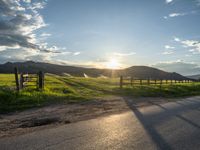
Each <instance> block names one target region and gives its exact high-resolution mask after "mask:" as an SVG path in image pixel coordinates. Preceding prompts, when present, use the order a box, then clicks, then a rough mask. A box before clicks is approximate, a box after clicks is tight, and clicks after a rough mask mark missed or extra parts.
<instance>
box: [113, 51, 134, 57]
mask: <svg viewBox="0 0 200 150" xmlns="http://www.w3.org/2000/svg"><path fill="white" fill-rule="evenodd" d="M135 54H136V53H135V52H131V53H118V52H115V53H114V55H115V56H120V57H125V56H132V55H135Z"/></svg>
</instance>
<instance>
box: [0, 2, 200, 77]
mask: <svg viewBox="0 0 200 150" xmlns="http://www.w3.org/2000/svg"><path fill="white" fill-rule="evenodd" d="M199 27H200V0H0V63H5V62H8V61H11V62H16V61H30V60H32V61H38V62H49V63H57V64H65V65H75V66H84V67H97V68H115V69H116V68H125V67H130V66H134V65H145V66H151V67H156V68H159V69H163V70H165V71H169V72H178V73H181V74H183V75H192V74H200V30H199Z"/></svg>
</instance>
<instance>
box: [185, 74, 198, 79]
mask: <svg viewBox="0 0 200 150" xmlns="http://www.w3.org/2000/svg"><path fill="white" fill-rule="evenodd" d="M187 77H188V78H191V79H195V80H199V79H200V74H197V75H191V76H187Z"/></svg>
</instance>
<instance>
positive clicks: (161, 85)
mask: <svg viewBox="0 0 200 150" xmlns="http://www.w3.org/2000/svg"><path fill="white" fill-rule="evenodd" d="M161 87H162V79H161V80H160V89H161Z"/></svg>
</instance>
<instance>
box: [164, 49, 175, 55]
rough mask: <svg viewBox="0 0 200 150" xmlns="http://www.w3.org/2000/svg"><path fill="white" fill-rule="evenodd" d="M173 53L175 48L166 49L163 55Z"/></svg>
mask: <svg viewBox="0 0 200 150" xmlns="http://www.w3.org/2000/svg"><path fill="white" fill-rule="evenodd" d="M173 53H174V51H173V50H168V51H164V52H163V53H162V54H163V55H171V54H173Z"/></svg>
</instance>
